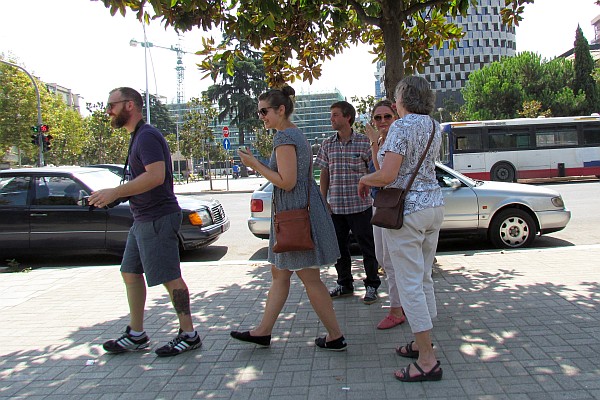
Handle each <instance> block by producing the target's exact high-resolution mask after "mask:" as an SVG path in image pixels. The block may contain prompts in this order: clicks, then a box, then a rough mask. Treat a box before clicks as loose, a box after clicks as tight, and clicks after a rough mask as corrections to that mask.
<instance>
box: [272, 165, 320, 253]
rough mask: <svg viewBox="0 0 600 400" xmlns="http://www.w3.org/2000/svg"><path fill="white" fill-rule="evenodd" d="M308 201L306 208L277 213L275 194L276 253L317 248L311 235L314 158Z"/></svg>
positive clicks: (274, 228)
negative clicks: (311, 191)
mask: <svg viewBox="0 0 600 400" xmlns="http://www.w3.org/2000/svg"><path fill="white" fill-rule="evenodd" d="M308 173H309V175H308V176H309V179H308V201H307V204H306V207H304V208H298V209H293V210H286V211H277V209H276V205H275V193H273V212H274V217H273V231H274V233H275V245H274V246H273V252H274V253H285V252H287V251H306V250H312V249H314V248H315V243H314V242H313V240H312V235H311V233H310V213H309V212H310V186H311V181H310V177H311V176H312V157H311V159H310V168H309V170H308Z"/></svg>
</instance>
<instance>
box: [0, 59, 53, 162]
mask: <svg viewBox="0 0 600 400" xmlns="http://www.w3.org/2000/svg"><path fill="white" fill-rule="evenodd" d="M0 62H1V63H3V64H6V65H10V66H11V67H15V68H18V69H20V70H21V71H23V72H25V73H26V74H27V76H28V77H29V79H31V82H33V88H34V89H35V96H36V98H37V126H38V127H39V126H41V125H42V103H41V101H40V91H39V89H38V87H37V83H35V79H33V76H31V74H30V73H29V72H27V70H26V69H25V68H23V67H20V66H18V65H16V64H13V63H10V62H8V61H3V60H0ZM37 135H38V140H39V149H38V167H41V166H42V165H44V150H43V149H44V147H43V146H44V141H43V140H42V136H43V133H42V132H38V133H37Z"/></svg>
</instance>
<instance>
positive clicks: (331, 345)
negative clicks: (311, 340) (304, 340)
mask: <svg viewBox="0 0 600 400" xmlns="http://www.w3.org/2000/svg"><path fill="white" fill-rule="evenodd" d="M315 344H316V345H317V347H320V348H322V349H325V350H331V351H344V350H346V347H348V345H347V344H346V339H344V337H343V336H341V337H340V338H338V339H335V340H330V341H329V342H328V341H327V336H323V337H318V338H316V339H315Z"/></svg>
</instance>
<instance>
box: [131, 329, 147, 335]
mask: <svg viewBox="0 0 600 400" xmlns="http://www.w3.org/2000/svg"><path fill="white" fill-rule="evenodd" d="M144 333H146V332H144V331H141V332H138V331H134V330H133V329H130V330H129V334H130V335H131V336H142V335H143V334H144Z"/></svg>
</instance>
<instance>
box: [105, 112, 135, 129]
mask: <svg viewBox="0 0 600 400" xmlns="http://www.w3.org/2000/svg"><path fill="white" fill-rule="evenodd" d="M130 117H131V114H130V113H129V111H127V110H125V109H123V110H121V112H119V113H118V114H117V115H115V117H114V118H113V119H112V120H111V121H110V126H112V127H113V128H116V129H119V128H122V127H124V126H125V124H126V123H127V121H129V118H130Z"/></svg>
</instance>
